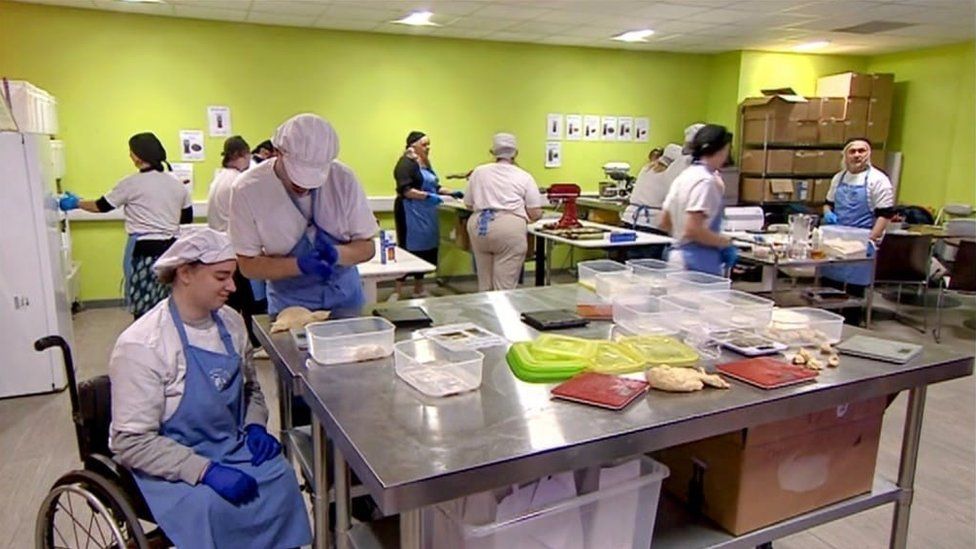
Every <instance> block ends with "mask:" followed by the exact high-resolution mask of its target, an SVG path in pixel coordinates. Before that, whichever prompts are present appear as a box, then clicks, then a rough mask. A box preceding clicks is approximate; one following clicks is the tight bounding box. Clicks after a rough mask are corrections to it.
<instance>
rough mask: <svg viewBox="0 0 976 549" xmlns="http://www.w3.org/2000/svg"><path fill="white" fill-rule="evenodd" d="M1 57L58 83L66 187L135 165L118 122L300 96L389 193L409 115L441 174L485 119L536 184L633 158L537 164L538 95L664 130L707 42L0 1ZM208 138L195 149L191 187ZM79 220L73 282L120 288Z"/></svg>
mask: <svg viewBox="0 0 976 549" xmlns="http://www.w3.org/2000/svg"><path fill="white" fill-rule="evenodd" d="M0 12H2V14H3V16H2V17H0V74H3V75H5V76H7V77H10V78H22V79H27V80H30V81H31V82H33V83H35V84H37V85H38V86H40V87H42V88H45V89H47V90H48V91H50V92H51V93H52V94H54V95H55V96H56V97H57V98H58V100H59V117H60V124H61V137H62V138H63V139H64V141H65V142H66V153H67V173H68V175H67V177H66V180H65V187H66V188H68V189H71V190H74V191H76V192H78V193H80V194H82V195H83V196H88V197H96V196H98V195H100V194H101V193H103V192H105V191H107V190H108V189H109V188H111V186H112V185H113V184H114V183H115V182H116V181H117V180H118V179H120V178H121V177H123V176H125V175H126V174H128V173H130V172H131V171H132V166H131V163H130V162H129V160H128V156H127V151H126V145H125V143H126V140H127V138H128V136H129V135H131V134H132V133H135V132H138V131H144V130H152V131H154V132H156V133H157V134H158V135H159V136H160V139H161V140H162V141H163V144H164V145H165V146H167V148H168V149H169V150H170V151H171V154H172V152H174V151H175V150H176V141H177V133H178V131H179V130H180V129H183V128H198V129H205V124H206V107H207V105H214V104H217V105H228V106H230V107H231V109H232V120H233V130H234V131H235V132H237V133H241V134H243V135H244V136H245V137H246V138H247V139H249V140H250V141H251V142H252V143H254V142H257V141H259V140H261V139H262V138H265V137H267V136H270V134H271V133H272V132H273V130H274V128H275V127H276V125H277V124H278V123H280V122H281V121H283V120H284V119H285V118H287V117H288V116H291V115H292V114H295V113H297V112H302V111H314V112H317V113H320V114H322V115H323V116H325V117H326V118H328V119H329V120H331V121H332V122H333V124H334V125H335V126H336V129H337V131H338V133H339V135H340V138H341V153H340V158H341V159H342V160H343V161H345V162H346V163H348V164H350V165H351V166H352V167H353V168H354V169H355V171H356V172H357V174H358V175H359V177H360V179H361V180H362V182H363V185H364V186H365V188H366V191H367V194H370V195H374V196H376V195H387V196H388V195H391V194H392V181H391V179H392V177H391V172H392V169H393V164H394V162H395V161H396V159H397V157H398V155H399V153H400V151H401V150H402V147H403V139H404V137H405V136H406V134H407V132H408V131H409V130H412V129H415V128H419V129H423V130H425V131H427V132H428V133H429V134H430V135H431V137H432V142H433V161H434V165H435V167H437V168H438V169H439V171H441V173H450V172H455V171H463V170H468V169H470V168H472V167H474V166H475V165H477V164H479V163H481V162H484V161H486V160H488V158H487V149H488V147H489V144H490V138H491V135H492V133H494V132H497V131H502V130H506V131H511V132H514V133H515V134H516V135H518V136H519V139H520V149H521V156H520V161H521V163H522V165H523V166H524V167H525V168H526V169H528V170H529V171H531V172H532V173H533V174H534V175H535V177H536V179H537V180H538V181H539V182H540V183H541V184H545V183H551V182H557V181H575V182H579V183H581V184H582V185H583V187H584V188H587V189H594V190H595V189H596V182H597V181H598V180H599V179H600V178H601V176H602V172H601V170H600V166H601V165H602V164H603V163H605V162H607V161H610V160H622V161H627V162H630V163H631V164H632V165H634V166H640V165H642V164H643V162H644V161H645V160H644V159H645V158H646V154H647V149H648V144H637V143H633V144H625V143H619V144H618V143H564V151H563V157H564V158H563V168H561V169H555V170H544V169H543V167H542V159H543V153H544V141H545V134H544V124H545V115H546V113H547V112H563V113H592V114H603V115H636V116H642V115H643V116H649V117H650V118H651V121H652V122H651V130H650V137H651V143H654V144H657V143H661V144H663V143H666V142H668V141H672V140H675V139H678V138H679V137H680V136H681V131H682V129H683V128H684V127H685V126H686V125H687V124H688V123H689V119H698V118H701V117H702V116H704V114H705V111H706V102H707V96H708V91H707V88H708V86H707V84H708V78H709V73H708V68H709V61H710V58H709V56H706V55H686V54H670V53H653V54H649V53H643V52H631V51H620V50H600V49H591V48H571V47H554V46H553V47H550V46H539V45H524V44H507V43H497V42H472V41H461V40H450V39H432V38H424V37H406V36H395V35H385V34H367V33H352V32H337V31H326V30H316V29H300V28H288V27H272V26H257V25H246V24H236V23H224V22H216V21H200V20H186V19H175V18H159V17H148V16H141V15H130V14H120V13H112V12H104V11H92V10H76V9H66V8H60V7H48V6H39V5H30V4H19V3H5V2H2V1H0ZM220 143H221V140H220V139H216V138H215V139H211V138H208V139H207V142H206V146H207V161H206V162H202V163H200V164H199V165H197V166H196V170H195V177H196V180H197V185H196V190H195V193H194V195H195V198H197V199H203V198H204V197H205V196H206V188H207V186H208V184H209V180H210V177H211V176H212V174H213V170H214V168H215V167H216V166H217V159H218V153H219V146H220ZM82 225H83V224H81V223H77V224H75V227H77V232H76V234H75V241H76V250H75V254H76V257H77V258H78V259H79V260H81V261H82V262H83V265H84V267H83V269H82V271H83V275H82V290H81V295H82V298H83V299H100V298H112V297H116V296H118V295H119V293H118V280H119V278H120V276H121V266H120V259H119V255H120V252H119V250H120V249H121V241H122V234H121V226H120V224H119V223H109V222H106V223H92V224H87V225H84V226H82Z"/></svg>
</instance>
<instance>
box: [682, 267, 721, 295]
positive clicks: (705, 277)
mask: <svg viewBox="0 0 976 549" xmlns="http://www.w3.org/2000/svg"><path fill="white" fill-rule="evenodd" d="M666 276H667V279H668V281H669V282H671V284H672V286H671V288H670V289H669V290H668V293H671V294H686V293H699V292H714V291H718V290H728V289H729V288H731V287H732V281H731V280H729V279H728V278H724V277H721V276H715V275H710V274H707V273H699V272H697V271H678V272H673V273H668V274H667V275H666Z"/></svg>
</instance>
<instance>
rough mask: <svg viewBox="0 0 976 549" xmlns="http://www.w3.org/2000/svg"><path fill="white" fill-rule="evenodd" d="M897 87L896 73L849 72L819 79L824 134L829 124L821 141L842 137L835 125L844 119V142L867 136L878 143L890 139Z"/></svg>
mask: <svg viewBox="0 0 976 549" xmlns="http://www.w3.org/2000/svg"><path fill="white" fill-rule="evenodd" d="M894 86H895V77H894V75H893V74H862V73H856V72H845V73H842V74H834V75H830V76H824V77H822V78H819V79H818V80H817V95H818V96H820V98H821V117H820V118H821V128H820V129H821V134H823V133H824V130H825V126H828V128H827V135H826V136H822V137H821V143H834V142H835V141H836V140H837V139H838V134H839V133H840V130H839V129H835V128H834V127H833V126H835V125H837V123H838V122H839V121H841V120H843V121H844V124H843V126H844V127H843V136H844V137H843V139H841V140H840V141H844V140H847V139H850V138H851V137H867V138H868V139H869V140H870V141H871V143H873V144H875V145H882V144H884V143H885V142H886V141H888V129H889V127H890V125H891V105H892V99H893V97H894ZM882 148H883V147H882Z"/></svg>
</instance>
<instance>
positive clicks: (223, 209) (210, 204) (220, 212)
mask: <svg viewBox="0 0 976 549" xmlns="http://www.w3.org/2000/svg"><path fill="white" fill-rule="evenodd" d="M239 175H241V172H239V171H237V170H235V169H234V168H220V169H219V170H217V174H216V175H215V176H214V179H213V181H212V182H211V183H210V196H209V197H208V198H207V225H209V226H210V228H211V229H213V230H215V231H220V232H222V233H226V232H227V224H228V220H229V219H230V192H231V187H232V186H233V184H234V180H236V179H237V177H238V176H239Z"/></svg>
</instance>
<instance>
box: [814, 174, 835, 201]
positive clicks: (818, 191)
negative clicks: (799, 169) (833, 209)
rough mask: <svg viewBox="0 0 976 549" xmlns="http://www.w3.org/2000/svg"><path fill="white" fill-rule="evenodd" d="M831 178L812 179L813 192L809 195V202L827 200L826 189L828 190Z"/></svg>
mask: <svg viewBox="0 0 976 549" xmlns="http://www.w3.org/2000/svg"><path fill="white" fill-rule="evenodd" d="M831 181H832V180H831V179H815V180H814V181H813V193H812V194H811V195H810V202H811V203H813V204H823V203H824V202H826V201H827V191H829V190H830V182H831Z"/></svg>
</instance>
